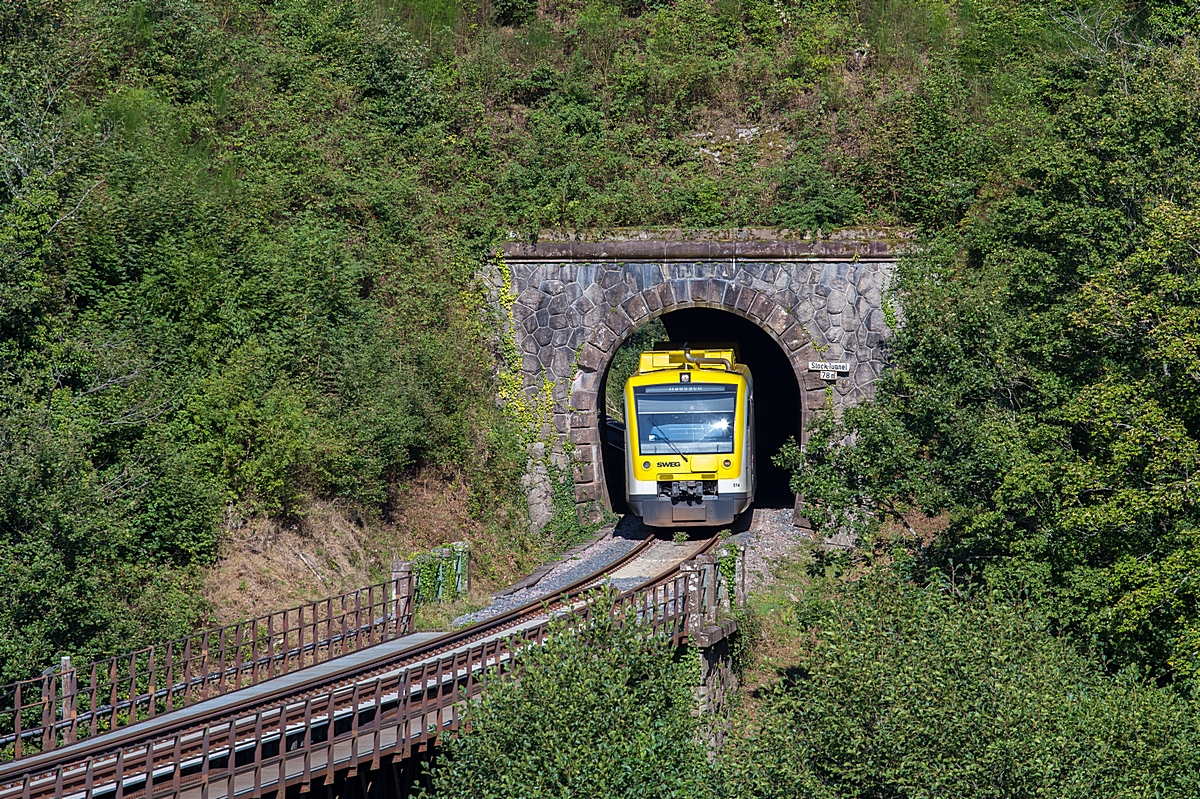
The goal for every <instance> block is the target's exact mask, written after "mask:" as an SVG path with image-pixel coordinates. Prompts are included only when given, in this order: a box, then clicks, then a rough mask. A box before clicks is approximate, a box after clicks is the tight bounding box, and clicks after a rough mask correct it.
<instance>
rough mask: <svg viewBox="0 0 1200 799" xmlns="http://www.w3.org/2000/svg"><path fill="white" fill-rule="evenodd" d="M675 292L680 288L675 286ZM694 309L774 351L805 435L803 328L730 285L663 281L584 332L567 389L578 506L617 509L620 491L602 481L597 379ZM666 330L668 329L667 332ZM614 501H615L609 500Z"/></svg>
mask: <svg viewBox="0 0 1200 799" xmlns="http://www.w3.org/2000/svg"><path fill="white" fill-rule="evenodd" d="M681 284H682V285H681ZM694 309H707V310H712V311H718V312H722V313H724V314H729V315H732V316H733V317H736V318H739V319H741V320H744V321H745V322H747V323H749V324H751V325H753V326H754V327H755V328H756V329H758V330H759V331H761V332H762V333H763V334H765V336H766V337H767V338H768V339H770V340H771V341H772V342H773V343H774V344H775V345H776V346H777V348H778V350H779V352H780V353H781V354H782V356H783V358H782V360H781V362H784V361H786V363H787V364H788V366H789V367H790V369H791V373H792V376H793V377H794V381H795V383H794V384H795V387H796V393H795V397H796V408H795V413H796V418H795V420H794V422H795V423H794V425H789V427H794V429H795V431H796V432H798V433H799V434H800V435H801V436H803V434H804V430H805V421H806V419H807V416H808V413H809V412H810V410H811V409H810V408H809V407H808V405H809V404H811V402H810V401H809V400H808V398H807V397H806V394H807V393H808V392H806V390H805V389H806V387H807V385H806V377H807V375H808V361H809V360H810V359H813V358H816V357H817V353H816V350H815V349H814V348H813V347H812V342H811V339H810V337H809V335H808V333H807V331H806V330H805V329H804V327H803V326H802V325H800V324H799V323H798V322H797V321H796V320H795V319H794V318H793V317H792V315H791V313H789V312H788V310H787V309H786V308H784V307H783V306H782V305H780V304H779V303H778V302H776V301H775V300H774V299H772V298H771V297H769V296H767V295H766V294H763V293H762V292H759V291H756V290H754V289H752V288H749V287H747V286H743V285H738V284H737V283H735V282H733V281H728V280H719V279H705V280H690V281H667V282H664V283H662V284H660V285H658V286H654V287H652V288H648V289H645V290H644V291H641V292H638V293H636V294H633V296H631V297H629V298H628V299H626V300H625V301H624V302H622V303H621V304H620V305H619V306H617V307H616V308H614V309H613V310H612V311H611V312H610V313H609V314H608V316H607V317H606V318H605V319H604V321H603V323H602V324H599V325H596V326H595V328H594V329H593V330H592V331H591V332H590V334H589V335H588V337H587V339H586V341H585V342H584V344H583V347H582V349H581V350H580V354H579V358H578V361H577V367H578V368H577V371H576V374H575V378H574V380H573V381H572V391H571V406H572V408H574V409H575V410H574V412H573V413H572V414H571V440H572V442H573V443H574V444H575V447H576V450H577V451H578V452H580V454H581V455H582V454H583V451H587V455H586V456H585V457H581V458H578V459H577V460H578V461H579V463H578V465H577V466H576V468H575V473H574V478H575V498H576V501H577V502H580V503H585V502H594V501H599V502H601V503H603V505H604V507H605V509H607V510H609V511H613V510H618V509H619V508H620V507H622V505H623V503H624V498H623V496H621V495H620V492H621V491H622V490H623V489H622V488H621V487H620V486H612V485H610V484H609V483H610V480H609V479H606V474H605V468H604V467H605V455H604V440H605V439H604V436H605V430H604V413H605V412H604V407H603V399H604V379H605V376H606V375H607V373H608V369H609V367H610V365H611V363H612V359H613V357H614V356H615V355H616V352H617V350H618V348H619V347H620V346H621V345H622V344H623V343H625V341H627V340H628V339H629V337H630V336H631V335H633V333H634V331H635V330H637V329H638V328H639V327H641V326H643V325H645V324H646V323H648V322H650V321H652V320H654V319H658V318H664V322H665V321H666V320H665V317H669V316H671V315H673V314H676V313H678V312H683V311H689V310H694ZM668 330H670V328H668ZM614 495H615V496H614Z"/></svg>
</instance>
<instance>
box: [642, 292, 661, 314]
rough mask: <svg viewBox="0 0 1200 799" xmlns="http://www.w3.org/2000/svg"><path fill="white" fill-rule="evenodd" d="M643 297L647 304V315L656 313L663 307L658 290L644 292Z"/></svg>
mask: <svg viewBox="0 0 1200 799" xmlns="http://www.w3.org/2000/svg"><path fill="white" fill-rule="evenodd" d="M641 297H642V302H644V303H645V304H646V312H647V313H654V312H655V311H657V310H658V309H659V308H661V307H662V300H661V299H659V296H658V290H657V288H651V289H648V290H646V291H643V292H642V294H641Z"/></svg>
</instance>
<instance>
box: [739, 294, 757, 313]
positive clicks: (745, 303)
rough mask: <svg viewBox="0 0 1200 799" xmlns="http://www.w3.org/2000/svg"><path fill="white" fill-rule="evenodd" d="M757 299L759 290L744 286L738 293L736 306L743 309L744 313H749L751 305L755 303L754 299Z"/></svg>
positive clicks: (740, 309)
mask: <svg viewBox="0 0 1200 799" xmlns="http://www.w3.org/2000/svg"><path fill="white" fill-rule="evenodd" d="M757 299H758V292H757V291H755V290H754V289H752V288H743V289H742V290H741V292H739V293H738V298H737V306H736V307H737V309H738V310H739V311H741V312H742V313H749V312H750V306H751V305H753V304H754V301H755V300H757Z"/></svg>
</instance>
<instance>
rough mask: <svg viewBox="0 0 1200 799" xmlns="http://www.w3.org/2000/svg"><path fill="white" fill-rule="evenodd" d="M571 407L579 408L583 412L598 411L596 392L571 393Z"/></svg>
mask: <svg viewBox="0 0 1200 799" xmlns="http://www.w3.org/2000/svg"><path fill="white" fill-rule="evenodd" d="M571 407H572V408H578V409H579V410H581V411H592V410H595V409H596V392H595V391H572V392H571Z"/></svg>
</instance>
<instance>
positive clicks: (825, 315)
mask: <svg viewBox="0 0 1200 799" xmlns="http://www.w3.org/2000/svg"><path fill="white" fill-rule="evenodd" d="M813 320H814V321H815V322H816V323H817V327H818V328H819V329H821V330H822V331H825V330H828V329H829V327H830V322H829V312H828V311H826V310H825V309H824V308H822V309H821V310H819V311H817V312H816V313H815V314H814V315H813Z"/></svg>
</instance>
